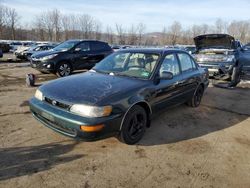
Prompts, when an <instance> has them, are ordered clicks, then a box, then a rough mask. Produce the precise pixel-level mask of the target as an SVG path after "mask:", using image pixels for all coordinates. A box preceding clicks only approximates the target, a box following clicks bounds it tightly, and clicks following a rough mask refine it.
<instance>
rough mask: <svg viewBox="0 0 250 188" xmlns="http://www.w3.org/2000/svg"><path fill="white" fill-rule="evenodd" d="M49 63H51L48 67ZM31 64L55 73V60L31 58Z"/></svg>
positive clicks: (40, 69)
mask: <svg viewBox="0 0 250 188" xmlns="http://www.w3.org/2000/svg"><path fill="white" fill-rule="evenodd" d="M48 65H50V66H49V67H48ZM30 66H31V67H32V68H34V69H37V70H39V71H43V72H47V73H54V71H55V70H54V63H53V62H43V61H39V60H36V61H34V60H32V59H30Z"/></svg>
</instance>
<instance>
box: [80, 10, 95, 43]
mask: <svg viewBox="0 0 250 188" xmlns="http://www.w3.org/2000/svg"><path fill="white" fill-rule="evenodd" d="M79 26H80V29H81V32H82V37H83V38H84V39H89V38H91V33H92V31H93V27H94V22H93V18H92V17H91V16H90V15H88V14H83V15H80V16H79Z"/></svg>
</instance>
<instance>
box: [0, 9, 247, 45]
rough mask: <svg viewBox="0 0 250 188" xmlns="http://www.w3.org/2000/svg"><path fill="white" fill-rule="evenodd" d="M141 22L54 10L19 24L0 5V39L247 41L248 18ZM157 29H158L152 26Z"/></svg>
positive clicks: (141, 42) (129, 42) (15, 16)
mask: <svg viewBox="0 0 250 188" xmlns="http://www.w3.org/2000/svg"><path fill="white" fill-rule="evenodd" d="M146 30H147V28H146V25H145V24H144V23H138V24H136V25H134V24H132V25H131V26H130V27H124V26H123V24H122V23H116V24H115V25H113V26H111V25H107V26H104V25H103V24H102V23H101V22H100V21H99V20H97V19H96V18H94V17H93V16H91V15H88V14H63V13H61V12H60V11H59V10H58V9H53V10H48V11H45V12H42V13H40V14H38V15H36V16H35V17H34V19H33V21H31V23H29V24H22V23H21V17H20V16H19V15H18V13H17V11H16V10H15V9H13V8H10V7H7V6H4V5H2V4H0V39H2V40H31V41H55V42H60V41H65V40H68V39H97V40H104V41H106V42H108V43H110V44H121V45H176V44H193V38H194V37H195V36H197V35H201V34H208V33H228V34H230V35H232V36H234V37H235V38H236V39H239V40H240V41H242V42H243V43H247V42H249V41H250V20H246V21H232V22H225V21H223V20H221V19H217V20H216V22H215V23H214V24H212V25H211V24H210V25H209V24H197V25H192V26H190V27H188V28H187V27H185V28H184V27H183V26H182V24H181V23H180V22H178V21H174V22H173V23H172V24H171V25H169V26H166V27H164V28H163V29H162V31H161V32H152V33H146ZM156 30H159V28H156Z"/></svg>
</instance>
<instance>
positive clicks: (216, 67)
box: [197, 62, 235, 76]
mask: <svg viewBox="0 0 250 188" xmlns="http://www.w3.org/2000/svg"><path fill="white" fill-rule="evenodd" d="M197 63H198V64H199V66H200V67H202V68H207V69H208V73H209V76H217V75H226V74H231V72H232V69H233V66H234V64H235V63H234V62H216V63H214V62H213V63H210V62H197Z"/></svg>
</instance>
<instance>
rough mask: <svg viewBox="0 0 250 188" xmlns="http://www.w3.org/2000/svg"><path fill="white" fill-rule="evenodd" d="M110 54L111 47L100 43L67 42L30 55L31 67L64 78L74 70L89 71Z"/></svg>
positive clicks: (93, 41)
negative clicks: (49, 49)
mask: <svg viewBox="0 0 250 188" xmlns="http://www.w3.org/2000/svg"><path fill="white" fill-rule="evenodd" d="M112 52H113V50H112V49H111V47H110V46H109V45H108V44H107V43H105V42H102V41H97V40H68V41H66V42H63V43H61V44H59V45H58V46H56V47H55V48H54V49H53V50H51V51H46V52H42V53H39V54H34V55H32V58H31V67H33V68H35V69H37V70H39V71H41V72H46V73H56V74H57V76H59V77H64V76H68V75H70V74H71V73H72V72H73V71H74V70H79V69H91V68H92V67H93V66H95V64H96V63H98V62H99V61H101V60H102V59H103V58H104V57H106V56H108V55H109V54H111V53H112Z"/></svg>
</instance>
